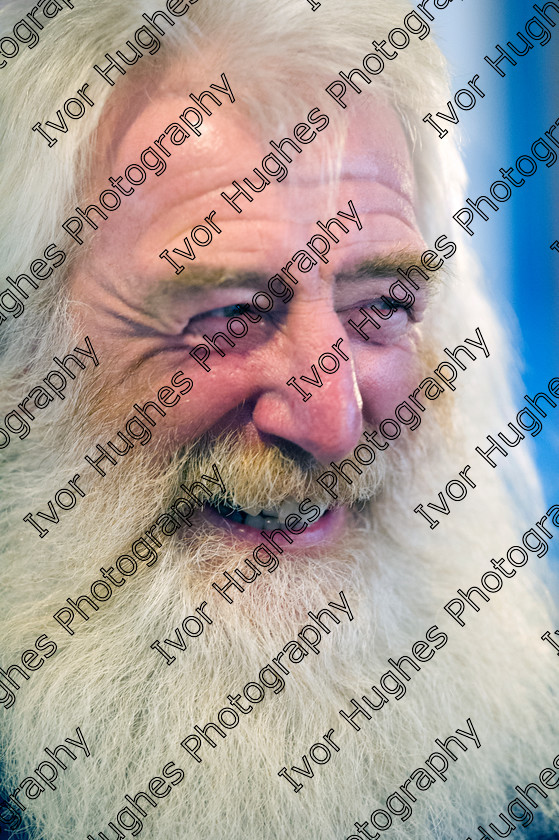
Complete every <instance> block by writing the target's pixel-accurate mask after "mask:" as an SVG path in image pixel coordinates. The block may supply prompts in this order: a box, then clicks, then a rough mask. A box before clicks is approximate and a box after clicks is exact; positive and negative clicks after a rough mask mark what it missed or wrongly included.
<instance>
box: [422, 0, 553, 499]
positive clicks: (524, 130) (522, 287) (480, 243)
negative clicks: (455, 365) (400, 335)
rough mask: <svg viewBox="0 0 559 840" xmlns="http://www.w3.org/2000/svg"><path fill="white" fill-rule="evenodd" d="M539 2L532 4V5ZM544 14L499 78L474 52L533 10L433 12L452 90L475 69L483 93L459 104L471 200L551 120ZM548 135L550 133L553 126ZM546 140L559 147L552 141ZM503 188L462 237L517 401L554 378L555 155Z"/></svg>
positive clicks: (513, 35) (544, 440) (508, 1)
mask: <svg viewBox="0 0 559 840" xmlns="http://www.w3.org/2000/svg"><path fill="white" fill-rule="evenodd" d="M545 2H546V0H544V1H543V2H539V3H538V5H539V6H540V8H543V7H544V5H545ZM556 3H557V5H558V6H559V0H556ZM431 7H432V4H429V5H428V7H427V8H431ZM547 14H548V16H549V17H551V18H552V19H554V20H556V21H557V24H556V26H555V27H554V28H553V27H552V26H551V25H550V24H546V25H547V26H548V28H549V30H550V32H551V40H550V41H549V42H548V43H547V44H546V45H545V46H543V47H542V46H541V45H540V43H539V42H537V41H534V48H533V49H532V50H531V51H529V52H528V53H527V55H526V56H524V57H518V56H515V55H514V54H513V53H511V54H512V55H513V57H514V58H515V60H516V61H517V65H516V67H513V66H512V65H511V64H510V63H509V62H508V61H506V60H504V61H503V62H501V64H500V65H499V66H500V68H501V69H502V70H504V71H505V73H506V77H505V78H502V77H501V76H500V75H499V74H498V73H497V72H496V71H495V70H494V69H493V68H492V67H491V66H490V65H489V64H488V63H487V62H486V61H484V56H486V55H488V56H489V57H490V58H492V59H493V60H496V59H497V57H498V50H497V49H496V48H495V45H496V44H500V46H501V47H503V48H504V49H507V50H508V48H507V46H506V44H507V41H511V42H512V43H513V44H514V45H515V46H517V48H519V49H520V48H521V47H522V46H523V45H522V43H521V42H520V39H519V38H518V35H517V33H518V32H522V33H523V34H524V35H525V36H526V32H525V28H524V27H525V24H526V23H527V21H528V20H529V19H530V18H531V17H533V16H535V17H536V18H539V17H540V16H539V15H538V14H537V13H536V12H535V10H534V7H533V3H529V2H526V0H498V2H495V0H490V2H489V3H488V2H487V0H454V2H452V3H451V5H450V6H448V7H447V8H446V9H445V10H440V11H437V12H435V17H436V20H435V23H434V24H433V31H434V33H435V37H436V39H437V41H438V43H439V45H440V46H441V48H442V49H443V51H444V53H445V54H446V56H447V58H448V60H449V63H450V67H451V72H452V85H451V87H452V92H453V94H454V93H455V92H456V91H457V90H458V89H460V88H462V87H467V83H468V81H469V80H470V79H473V77H474V75H475V74H476V73H477V74H479V76H480V79H479V80H478V82H477V84H478V85H479V86H480V87H481V89H482V90H483V91H484V92H485V93H486V96H485V98H484V99H481V98H478V102H477V104H476V106H475V108H474V109H472V110H471V111H460V112H459V113H460V115H461V120H460V126H461V129H462V138H463V152H464V159H465V162H466V168H467V171H468V175H469V186H468V196H469V197H470V198H471V199H472V200H475V199H477V198H478V197H479V196H480V195H488V189H489V187H490V185H491V184H492V182H493V181H495V180H502V177H501V175H500V174H499V169H500V167H503V168H504V169H508V168H509V167H511V166H512V167H514V165H515V161H516V159H517V158H518V157H519V156H520V155H524V154H528V155H531V146H532V143H533V142H534V141H535V140H537V138H538V137H544V139H546V138H545V131H547V130H549V128H550V126H551V125H552V123H554V122H555V120H556V119H558V118H559V102H558V97H557V91H558V82H559V13H558V12H556V11H555V10H554V9H553V8H550V9H548V10H547ZM529 40H533V39H529ZM508 52H509V53H510V52H511V51H510V50H508ZM437 110H441V111H445V110H447V109H446V105H445V103H441V107H437V108H433V113H436V111H437ZM439 122H441V121H440V120H439ZM442 123H443V125H445V126H446V127H449V128H450V124H448V123H444V121H442ZM554 136H555V137H556V138H557V140H558V141H559V128H558V129H557V133H556V134H554ZM441 142H444V140H443V141H441ZM548 142H549V141H548ZM554 148H555V151H556V152H557V153H558V155H559V148H557V147H554ZM531 156H532V155H531ZM532 157H533V156H532ZM513 177H514V173H513ZM517 177H518V176H517ZM512 190H513V194H512V197H511V199H510V200H509V201H508V202H506V203H505V204H501V205H499V207H500V209H499V212H498V213H493V211H491V210H490V209H489V211H488V213H487V215H489V217H490V221H488V222H483V221H482V220H481V219H479V220H478V221H477V223H475V224H474V230H475V231H476V233H475V236H474V237H473V238H472V240H471V241H472V244H473V246H474V249H475V251H476V253H477V255H478V259H479V261H480V262H481V264H482V266H483V270H484V274H485V277H486V279H487V285H488V288H489V290H490V295H491V297H492V298H493V299H494V300H495V302H496V304H497V306H498V308H500V309H501V311H502V313H503V314H504V317H505V321H506V322H507V324H508V325H509V330H510V332H511V335H512V338H513V344H514V346H515V348H516V349H517V350H518V353H519V355H520V356H521V357H522V359H523V366H522V374H523V379H524V383H525V385H526V390H523V391H522V393H519V394H518V402H517V403H515V404H517V405H518V409H520V408H521V407H522V405H523V404H524V400H523V397H524V394H526V393H527V394H528V395H529V396H533V395H534V394H535V393H537V392H538V391H542V390H547V383H548V382H549V380H550V379H551V378H552V377H554V376H559V336H558V324H559V288H558V282H557V281H558V278H559V252H557V251H554V250H551V248H550V246H551V244H552V243H553V242H554V241H555V240H559V206H558V202H557V195H558V194H559V159H558V160H557V162H556V163H555V164H554V165H553V166H552V167H550V168H547V167H546V165H545V163H540V162H538V171H537V172H536V173H535V174H534V175H533V176H532V177H529V178H526V183H525V184H524V186H522V187H520V188H518V189H516V188H515V187H512ZM486 209H487V208H486ZM518 409H517V410H518ZM550 412H551V413H550V414H549V415H548V418H547V419H546V420H543V424H544V427H543V430H542V432H541V433H540V434H539V436H538V437H537V438H535V441H534V442H535V455H536V459H537V464H538V468H539V470H540V474H541V475H542V478H543V483H544V490H545V495H546V499H547V500H548V501H549V502H550V503H551V502H557V501H559V475H558V473H559V423H558V421H559V406H558V408H557V409H550ZM511 420H514V417H511ZM497 431H498V430H497Z"/></svg>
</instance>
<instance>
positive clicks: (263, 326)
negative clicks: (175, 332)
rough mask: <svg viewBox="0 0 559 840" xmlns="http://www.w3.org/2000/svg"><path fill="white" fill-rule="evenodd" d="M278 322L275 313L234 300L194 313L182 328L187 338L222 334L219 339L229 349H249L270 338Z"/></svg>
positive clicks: (195, 339) (197, 340)
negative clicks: (275, 320)
mask: <svg viewBox="0 0 559 840" xmlns="http://www.w3.org/2000/svg"><path fill="white" fill-rule="evenodd" d="M275 327H276V324H275V322H274V320H273V318H272V313H270V314H267V313H265V312H262V313H260V312H258V311H257V310H256V309H255V308H254V307H253V306H251V305H250V304H248V303H232V304H227V305H226V306H216V307H214V308H213V309H207V310H206V311H204V312H200V313H198V314H197V315H193V316H192V317H191V318H190V319H189V321H188V323H187V325H186V326H185V327H184V328H183V330H182V335H183V336H184V338H185V340H186V341H187V342H201V341H207V339H205V338H204V336H205V335H206V336H209V337H210V338H212V337H213V339H215V337H216V335H219V336H220V337H219V341H220V342H221V343H222V344H223V345H227V347H228V348H231V347H232V346H233V347H234V348H235V350H234V351H233V350H228V352H239V353H243V352H248V351H250V350H253V349H255V348H256V347H258V346H259V345H261V344H263V343H264V342H266V341H268V340H269V339H270V338H271V337H272V335H273V333H274V331H275Z"/></svg>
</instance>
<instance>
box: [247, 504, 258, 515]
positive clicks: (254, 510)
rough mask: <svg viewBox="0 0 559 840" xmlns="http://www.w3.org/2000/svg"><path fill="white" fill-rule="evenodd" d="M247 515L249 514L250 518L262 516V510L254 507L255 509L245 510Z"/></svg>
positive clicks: (248, 508)
mask: <svg viewBox="0 0 559 840" xmlns="http://www.w3.org/2000/svg"><path fill="white" fill-rule="evenodd" d="M243 510H244V512H245V513H248V515H249V516H258V515H259V514H260V510H261V509H260V508H259V507H256V505H253V507H247V508H243Z"/></svg>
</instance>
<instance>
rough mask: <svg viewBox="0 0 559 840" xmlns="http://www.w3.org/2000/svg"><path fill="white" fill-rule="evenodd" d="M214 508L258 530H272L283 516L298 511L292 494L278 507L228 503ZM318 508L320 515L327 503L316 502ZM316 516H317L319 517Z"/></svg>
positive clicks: (322, 513)
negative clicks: (239, 505) (230, 504)
mask: <svg viewBox="0 0 559 840" xmlns="http://www.w3.org/2000/svg"><path fill="white" fill-rule="evenodd" d="M215 507H216V510H217V511H218V513H220V514H221V515H222V516H225V517H227V518H228V519H229V520H230V521H232V522H238V523H239V524H241V525H248V526H249V527H251V528H256V529H257V530H258V531H273V530H274V529H275V528H277V527H278V526H279V525H280V520H281V523H283V522H284V521H285V518H286V517H287V516H289V515H290V514H298V513H299V503H298V502H297V500H296V499H294V498H293V497H292V496H291V497H289V498H287V499H284V501H283V502H282V503H281V504H280V506H279V508H275V509H273V508H271V507H268V508H259V507H256V506H255V505H254V506H252V507H248V508H243V509H240V508H232V507H230V506H229V505H216V506H215ZM317 507H318V508H319V509H320V517H322V516H324V514H325V513H326V512H327V511H328V510H329V507H328V505H327V504H319V503H317ZM320 517H318V518H320Z"/></svg>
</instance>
